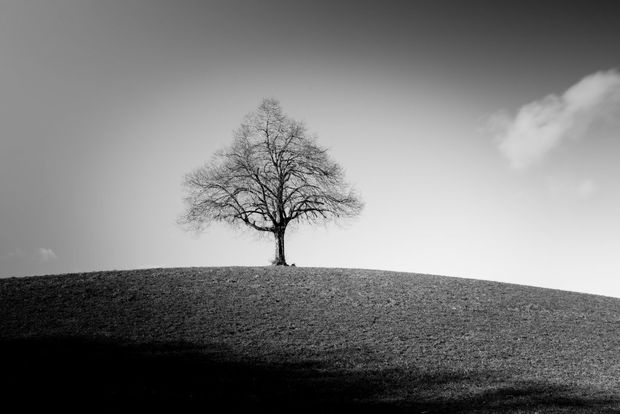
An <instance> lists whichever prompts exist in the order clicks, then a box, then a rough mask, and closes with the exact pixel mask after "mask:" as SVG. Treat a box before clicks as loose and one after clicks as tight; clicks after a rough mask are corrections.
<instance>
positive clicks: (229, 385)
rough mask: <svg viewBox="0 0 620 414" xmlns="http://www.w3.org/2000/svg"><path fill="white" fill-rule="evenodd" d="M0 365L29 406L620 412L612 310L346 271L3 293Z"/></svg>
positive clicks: (100, 282) (219, 272)
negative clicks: (91, 404) (129, 404)
mask: <svg viewBox="0 0 620 414" xmlns="http://www.w3.org/2000/svg"><path fill="white" fill-rule="evenodd" d="M0 364H1V366H2V374H1V377H2V380H0V381H2V384H0V392H4V394H5V397H6V396H11V397H15V398H18V399H22V400H23V401H32V400H44V401H50V402H51V401H54V402H61V403H62V402H76V401H84V402H92V401H97V402H102V403H114V402H148V401H150V402H153V401H161V402H174V403H194V402H197V403H200V404H202V406H203V407H207V408H213V407H216V406H218V405H219V406H221V404H226V405H227V406H228V407H229V408H230V407H232V408H240V407H241V406H244V407H252V408H253V409H254V410H256V409H267V410H274V409H282V410H289V409H290V410H299V409H319V410H332V409H333V410H337V409H341V408H355V409H365V410H377V411H380V410H381V411H385V410H393V411H406V412H426V413H436V412H467V413H473V412H480V413H487V412H488V413H518V412H532V413H534V412H539V413H564V412H566V413H569V412H570V413H573V412H593V413H595V412H596V413H600V412H620V300H619V299H614V298H608V297H603V296H594V295H585V294H578V293H570V292H563V291H555V290H549V289H540V288H533V287H525V286H518V285H510V284H501V283H496V282H487V281H479V280H468V279H458V278H448V277H441V276H431V275H420V274H408V273H394V272H382V271H371V270H353V269H318V268H281V267H278V268H274V267H258V268H236V267H232V268H185V269H151V270H136V271H122V272H121V271H112V272H98V273H85V274H71V275H61V276H43V277H29V278H12V279H0Z"/></svg>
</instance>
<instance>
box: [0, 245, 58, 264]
mask: <svg viewBox="0 0 620 414" xmlns="http://www.w3.org/2000/svg"><path fill="white" fill-rule="evenodd" d="M54 260H58V256H57V255H56V253H54V251H53V250H52V249H50V248H47V247H39V248H38V249H36V250H35V251H34V252H32V253H31V254H28V253H27V252H26V251H24V250H22V249H20V248H16V249H14V250H12V251H10V252H8V253H5V254H2V255H0V261H35V262H41V263H48V262H52V261H54Z"/></svg>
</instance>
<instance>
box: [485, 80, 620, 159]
mask: <svg viewBox="0 0 620 414" xmlns="http://www.w3.org/2000/svg"><path fill="white" fill-rule="evenodd" d="M618 114H620V73H619V72H618V71H616V70H610V71H604V72H596V73H594V74H591V75H589V76H586V77H585V78H583V79H582V80H581V81H579V82H578V83H576V84H575V85H573V86H571V87H570V88H569V89H567V90H566V91H565V92H564V93H563V94H562V95H561V96H557V95H549V96H547V97H545V98H543V99H540V100H538V101H534V102H531V103H529V104H527V105H525V106H523V107H521V108H520V109H519V111H518V112H517V114H516V115H514V116H511V115H509V114H507V113H505V112H500V113H497V114H495V115H493V116H492V117H491V118H490V120H489V123H488V126H489V128H490V130H491V131H492V133H493V135H494V138H495V139H496V142H497V145H498V147H499V150H500V151H501V153H502V154H503V155H504V156H505V157H506V158H507V159H508V161H509V162H510V164H511V165H512V167H514V168H515V169H523V168H526V167H528V166H530V165H533V164H535V163H537V162H540V161H541V160H542V159H543V158H544V157H545V156H546V155H547V154H548V153H549V152H550V151H551V150H553V149H554V148H556V147H557V146H559V145H562V144H563V143H564V142H566V141H568V140H572V139H580V138H582V137H584V136H585V135H587V133H588V131H590V130H591V129H593V128H594V127H600V126H601V124H603V125H604V124H608V123H613V122H614V118H615V117H617V115H618ZM615 122H617V120H616V121H615Z"/></svg>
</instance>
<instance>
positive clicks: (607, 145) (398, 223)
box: [0, 0, 620, 297]
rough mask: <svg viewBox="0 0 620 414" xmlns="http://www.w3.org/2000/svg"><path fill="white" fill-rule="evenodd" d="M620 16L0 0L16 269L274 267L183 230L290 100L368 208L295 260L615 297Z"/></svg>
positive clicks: (393, 6)
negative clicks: (246, 144)
mask: <svg viewBox="0 0 620 414" xmlns="http://www.w3.org/2000/svg"><path fill="white" fill-rule="evenodd" d="M614 3H615V2H602V1H581V2H570V1H566V2H562V3H561V5H560V4H559V3H558V2H553V1H548V2H541V1H536V2H529V1H518V2H517V1H512V2H508V1H502V2H499V1H478V0H473V1H467V2H462V1H442V0H438V1H408V2H390V1H384V2H364V1H313V2H308V1H303V2H301V1H299V2H298V1H260V2H258V1H230V0H229V1H218V2H215V1H198V0H195V1H194V0H175V1H163V0H161V1H158V0H132V1H125V0H122V1H121V0H118V1H114V0H110V1H105V2H103V1H95V0H53V1H49V0H28V1H24V0H0V59H1V64H0V90H1V94H0V276H2V277H9V276H27V275H42V274H57V273H71V272H82V271H95V270H118V269H134V268H148V267H185V266H263V265H268V264H269V262H270V260H271V259H272V257H273V254H274V252H273V251H274V241H273V240H272V239H271V238H268V237H261V236H260V235H259V234H256V232H254V231H252V230H249V229H248V230H241V231H239V230H237V229H233V228H229V227H227V226H226V225H224V224H214V225H212V226H211V227H209V228H208V229H207V230H206V231H205V232H204V233H202V234H200V235H196V234H192V233H188V232H186V231H184V230H183V229H182V228H180V227H179V226H178V225H177V224H176V220H177V217H178V216H179V215H180V214H181V213H182V211H183V201H182V198H183V189H182V186H181V184H182V181H183V177H184V175H185V174H186V173H188V172H190V171H191V170H193V169H195V168H197V167H200V166H201V165H202V164H203V163H204V162H206V161H208V160H209V159H210V158H211V156H212V154H213V153H214V152H215V151H217V150H219V149H221V148H223V147H225V146H227V145H229V144H230V143H231V142H232V132H233V130H234V129H236V128H237V127H238V126H239V125H240V123H241V121H242V119H243V117H244V116H245V115H246V114H247V113H249V112H251V111H253V110H255V109H256V108H257V106H258V105H259V104H260V102H261V101H262V99H263V98H266V97H273V98H276V99H278V100H279V101H280V103H281V105H282V107H283V109H284V111H285V112H286V113H287V114H288V115H289V116H291V117H292V118H294V119H297V120H300V121H303V122H305V123H306V125H307V127H308V129H309V130H310V131H311V132H313V133H314V134H316V136H317V137H318V142H319V143H320V144H321V145H323V146H325V147H327V148H328V149H329V151H330V154H331V155H332V157H333V158H334V159H335V160H336V161H337V162H339V163H340V164H341V165H342V166H343V167H344V169H345V170H346V175H347V179H348V180H349V181H350V182H351V183H353V184H354V185H355V187H356V188H357V189H358V190H359V192H360V193H361V195H362V197H363V199H364V201H365V204H366V207H365V209H364V211H363V213H362V214H361V215H360V216H359V217H358V218H356V219H355V220H353V221H351V222H347V223H333V224H328V225H321V226H316V227H308V226H299V227H298V228H297V229H296V230H295V231H294V232H289V233H287V239H286V243H287V245H286V248H287V260H288V262H289V263H295V264H296V265H298V266H318V267H345V268H371V269H384V270H397V271H405V272H415V273H430V274H438V275H447V276H458V277H468V278H475V279H488V280H496V281H501V282H509V283H518V284H525V285H534V286H542V287H549V288H555V289H563V290H572V291H579V292H588V293H595V294H602V295H607V296H615V297H620V254H618V253H619V250H620V220H619V219H618V211H620V162H618V161H617V159H618V155H620V71H619V70H620V46H619V43H618V39H620V24H618V16H619V15H620V14H618V10H614V6H615V7H616V8H618V6H617V5H615V4H614Z"/></svg>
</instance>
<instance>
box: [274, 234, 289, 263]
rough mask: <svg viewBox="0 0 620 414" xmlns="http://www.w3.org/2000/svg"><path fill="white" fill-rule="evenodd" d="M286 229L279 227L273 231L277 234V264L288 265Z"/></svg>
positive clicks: (275, 261)
mask: <svg viewBox="0 0 620 414" xmlns="http://www.w3.org/2000/svg"><path fill="white" fill-rule="evenodd" d="M284 230H285V229H284V228H279V229H276V231H274V233H273V234H274V235H275V236H276V257H275V259H274V261H273V264H275V265H276V266H288V265H287V264H286V258H285V257H284Z"/></svg>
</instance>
